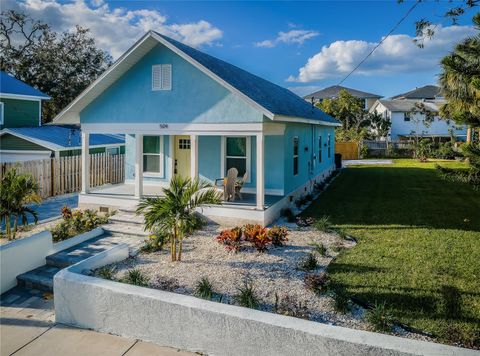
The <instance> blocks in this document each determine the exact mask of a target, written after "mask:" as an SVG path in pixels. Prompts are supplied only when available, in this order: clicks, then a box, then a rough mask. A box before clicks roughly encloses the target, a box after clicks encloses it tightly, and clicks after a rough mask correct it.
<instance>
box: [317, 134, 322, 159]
mask: <svg viewBox="0 0 480 356" xmlns="http://www.w3.org/2000/svg"><path fill="white" fill-rule="evenodd" d="M318 162H320V163H322V135H320V136H318Z"/></svg>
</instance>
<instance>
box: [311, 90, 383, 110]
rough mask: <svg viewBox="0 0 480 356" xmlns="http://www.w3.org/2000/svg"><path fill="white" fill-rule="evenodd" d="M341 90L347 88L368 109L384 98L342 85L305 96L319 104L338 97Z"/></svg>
mask: <svg viewBox="0 0 480 356" xmlns="http://www.w3.org/2000/svg"><path fill="white" fill-rule="evenodd" d="M341 90H346V91H347V92H348V93H349V94H350V95H352V96H354V97H355V98H357V99H360V100H361V101H362V102H363V105H364V106H365V109H366V110H368V109H370V107H371V106H372V105H373V104H374V103H375V101H377V100H378V99H380V98H382V96H381V95H377V94H372V93H367V92H365V91H361V90H357V89H352V88H347V87H343V86H341V85H333V86H331V87H328V88H324V89H322V90H319V91H316V92H314V93H311V94H309V95H305V96H304V97H303V98H304V99H305V100H306V101H308V102H311V101H312V100H313V102H314V103H315V104H317V103H320V102H322V101H323V100H325V99H335V98H338V95H339V94H340V91H341Z"/></svg>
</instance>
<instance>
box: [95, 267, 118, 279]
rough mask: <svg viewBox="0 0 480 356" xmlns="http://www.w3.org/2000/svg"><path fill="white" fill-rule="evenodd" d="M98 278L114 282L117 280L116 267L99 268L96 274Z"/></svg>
mask: <svg viewBox="0 0 480 356" xmlns="http://www.w3.org/2000/svg"><path fill="white" fill-rule="evenodd" d="M95 274H96V275H97V276H98V277H100V278H103V279H108V280H110V281H113V280H114V279H115V267H110V266H104V267H101V268H99V269H98V270H97V271H96V273H95Z"/></svg>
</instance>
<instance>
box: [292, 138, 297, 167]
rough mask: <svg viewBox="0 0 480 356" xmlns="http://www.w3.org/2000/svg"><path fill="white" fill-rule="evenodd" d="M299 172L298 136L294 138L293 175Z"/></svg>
mask: <svg viewBox="0 0 480 356" xmlns="http://www.w3.org/2000/svg"><path fill="white" fill-rule="evenodd" d="M297 174H298V136H295V137H294V138H293V175H294V176H296V175H297Z"/></svg>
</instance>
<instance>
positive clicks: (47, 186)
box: [0, 153, 125, 198]
mask: <svg viewBox="0 0 480 356" xmlns="http://www.w3.org/2000/svg"><path fill="white" fill-rule="evenodd" d="M12 167H16V168H17V171H18V172H19V173H29V174H31V175H32V176H33V177H34V178H35V180H36V181H37V182H38V184H39V186H40V195H41V196H42V198H47V197H51V196H55V195H60V194H66V193H72V192H78V191H80V190H81V189H82V174H81V172H82V157H81V156H71V157H57V158H50V159H43V160H36V161H26V162H9V163H2V167H1V168H2V169H1V172H0V178H1V177H3V175H4V174H5V172H6V171H7V170H9V169H10V168H12ZM124 179H125V159H124V155H123V154H119V155H110V154H106V153H97V154H92V155H90V186H91V187H96V186H99V185H103V184H107V183H111V184H114V183H122V182H123V181H124Z"/></svg>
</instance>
